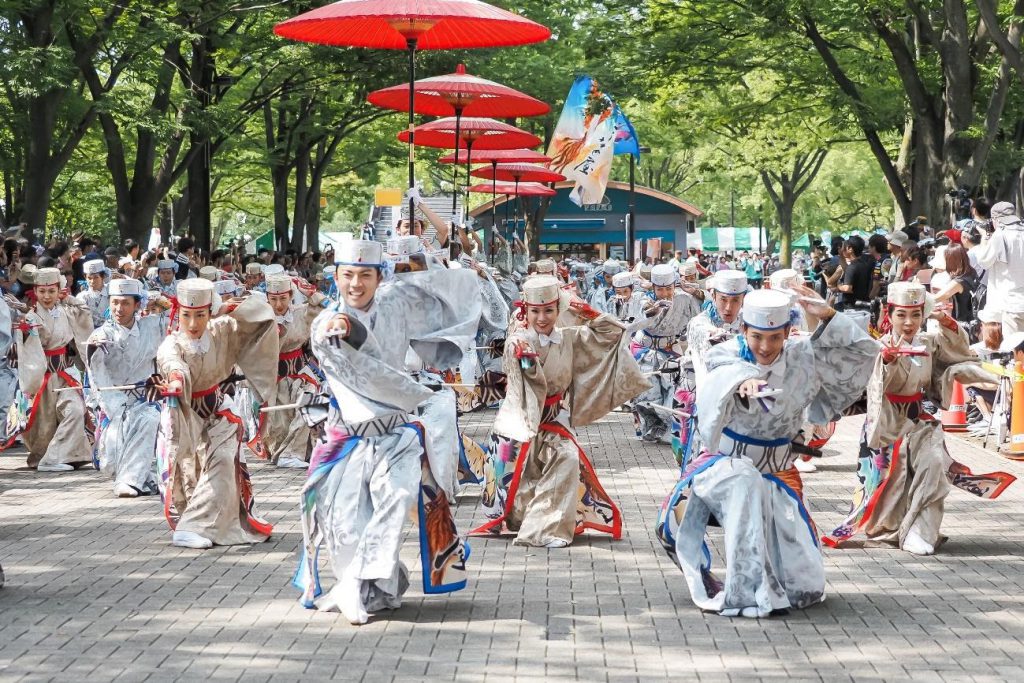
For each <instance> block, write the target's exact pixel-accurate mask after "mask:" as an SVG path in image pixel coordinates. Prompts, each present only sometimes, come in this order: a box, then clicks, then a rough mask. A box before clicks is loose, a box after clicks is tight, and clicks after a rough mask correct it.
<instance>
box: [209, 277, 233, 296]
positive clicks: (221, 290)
mask: <svg viewBox="0 0 1024 683" xmlns="http://www.w3.org/2000/svg"><path fill="white" fill-rule="evenodd" d="M213 291H215V292H217V294H220V295H221V296H234V295H235V293H236V292H238V283H237V282H236V281H234V280H230V279H228V280H217V281H216V282H214V283H213Z"/></svg>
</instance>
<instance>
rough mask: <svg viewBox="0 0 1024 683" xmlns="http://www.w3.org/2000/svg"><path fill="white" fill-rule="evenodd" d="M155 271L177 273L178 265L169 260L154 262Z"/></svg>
mask: <svg viewBox="0 0 1024 683" xmlns="http://www.w3.org/2000/svg"><path fill="white" fill-rule="evenodd" d="M156 268H157V270H173V271H174V272H175V273H177V272H178V264H177V262H176V261H173V260H171V259H160V260H159V261H157V262H156Z"/></svg>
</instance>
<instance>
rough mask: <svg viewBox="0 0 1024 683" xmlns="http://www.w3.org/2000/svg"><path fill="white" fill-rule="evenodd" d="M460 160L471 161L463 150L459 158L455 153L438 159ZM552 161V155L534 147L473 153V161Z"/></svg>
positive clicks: (446, 160)
mask: <svg viewBox="0 0 1024 683" xmlns="http://www.w3.org/2000/svg"><path fill="white" fill-rule="evenodd" d="M456 161H458V163H460V164H464V163H466V162H467V161H469V156H468V155H467V154H466V153H465V152H464V151H463V150H459V153H458V158H456V156H455V155H454V154H446V155H445V156H443V157H441V158H440V159H438V160H437V162H438V163H439V164H454V163H456ZM549 161H551V157H549V156H547V155H545V154H541V153H540V152H534V151H533V150H532V149H487V150H482V151H480V153H479V154H474V155H473V163H474V164H475V163H481V164H483V163H490V164H498V163H502V164H505V163H509V164H511V163H518V162H523V163H531V164H546V163H548V162H549Z"/></svg>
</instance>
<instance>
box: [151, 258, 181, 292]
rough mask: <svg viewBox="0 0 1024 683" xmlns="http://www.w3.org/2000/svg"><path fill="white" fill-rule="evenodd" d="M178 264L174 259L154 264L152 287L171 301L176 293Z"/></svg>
mask: <svg viewBox="0 0 1024 683" xmlns="http://www.w3.org/2000/svg"><path fill="white" fill-rule="evenodd" d="M177 273H178V262H177V261H175V260H174V259H160V260H159V261H157V262H156V279H155V280H154V281H152V282H151V284H152V286H153V287H155V288H156V289H158V290H160V294H162V295H163V296H165V297H167V298H168V299H173V298H174V297H175V296H177V292H178V279H177Z"/></svg>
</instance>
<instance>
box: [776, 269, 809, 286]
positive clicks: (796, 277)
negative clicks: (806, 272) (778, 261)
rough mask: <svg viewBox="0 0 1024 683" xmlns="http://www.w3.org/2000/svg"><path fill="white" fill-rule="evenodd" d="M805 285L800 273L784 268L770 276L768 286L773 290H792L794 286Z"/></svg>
mask: <svg viewBox="0 0 1024 683" xmlns="http://www.w3.org/2000/svg"><path fill="white" fill-rule="evenodd" d="M803 283H804V279H803V278H802V277H801V276H800V273H798V272H797V271H795V270H793V269H792V268H782V269H781V270H776V271H775V272H774V273H772V274H771V275H769V276H768V285H769V286H770V287H771V288H772V289H790V288H792V287H793V285H802V284H803Z"/></svg>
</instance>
